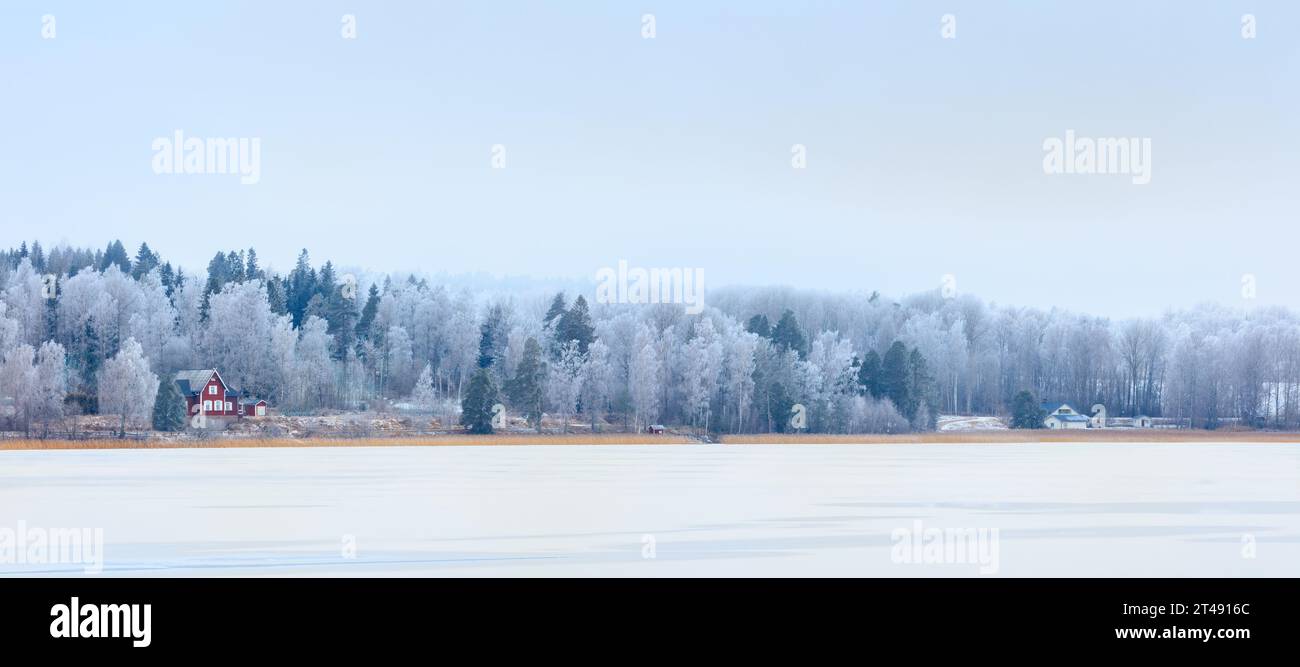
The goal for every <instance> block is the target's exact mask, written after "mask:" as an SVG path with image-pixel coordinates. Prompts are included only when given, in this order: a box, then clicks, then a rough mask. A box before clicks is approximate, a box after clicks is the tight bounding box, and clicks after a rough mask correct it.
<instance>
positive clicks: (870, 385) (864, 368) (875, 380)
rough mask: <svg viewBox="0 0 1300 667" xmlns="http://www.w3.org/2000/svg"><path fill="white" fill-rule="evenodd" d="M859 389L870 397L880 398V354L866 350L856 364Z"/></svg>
mask: <svg viewBox="0 0 1300 667" xmlns="http://www.w3.org/2000/svg"><path fill="white" fill-rule="evenodd" d="M858 386H859V387H860V389H859V391H860V392H861V393H862V394H863V395H865V396H870V397H872V398H880V355H879V354H876V351H875V350H868V351H867V354H866V356H865V357H863V358H862V363H861V365H859V366H858Z"/></svg>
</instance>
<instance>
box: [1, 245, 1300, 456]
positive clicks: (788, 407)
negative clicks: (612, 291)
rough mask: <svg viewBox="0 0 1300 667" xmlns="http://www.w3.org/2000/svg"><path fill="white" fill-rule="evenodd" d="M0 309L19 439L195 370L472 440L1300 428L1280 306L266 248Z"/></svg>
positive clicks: (135, 271)
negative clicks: (1125, 310) (287, 264)
mask: <svg viewBox="0 0 1300 667" xmlns="http://www.w3.org/2000/svg"><path fill="white" fill-rule="evenodd" d="M0 295H2V298H0V359H3V364H2V365H0V397H4V398H6V399H7V400H8V401H9V404H10V405H11V406H12V410H10V411H9V414H10V415H11V417H10V419H11V427H12V428H19V429H22V430H30V429H32V428H33V425H35V426H37V427H42V428H45V429H48V424H50V423H51V422H53V421H57V420H58V419H60V418H61V417H62V416H64V415H69V414H76V413H101V414H112V415H114V416H116V417H118V418H119V421H120V424H121V425H122V428H123V429H125V427H126V424H127V423H128V422H131V423H144V424H147V423H149V421H150V418H151V416H153V415H154V412H155V411H154V406H155V405H160V406H165V405H170V404H172V403H173V402H174V401H170V400H168V399H165V398H163V397H162V396H161V395H162V394H163V393H164V392H170V391H171V390H170V385H171V384H172V383H171V382H170V378H171V377H172V375H173V374H174V373H175V372H176V371H177V370H181V369H189V368H217V369H219V370H220V371H221V373H222V375H223V377H224V378H225V379H226V380H227V382H229V383H230V384H231V385H233V386H235V387H237V388H239V389H240V390H242V391H243V392H244V393H245V395H247V396H257V397H260V398H265V399H267V400H268V401H269V402H270V403H271V404H272V405H274V406H276V407H277V408H279V409H281V410H284V411H287V412H311V411H316V410H321V409H344V410H357V409H367V408H376V407H383V406H390V405H391V406H396V407H399V408H405V409H411V410H423V411H428V412H432V413H435V414H442V415H444V416H445V417H446V418H447V419H448V420H454V419H460V420H462V421H463V422H464V423H465V424H466V425H467V426H469V427H472V428H475V429H477V430H486V429H488V428H491V423H492V420H491V414H492V411H493V408H494V406H496V405H497V404H501V405H504V406H505V407H506V409H507V411H508V412H509V413H510V414H513V415H518V416H522V417H525V418H526V419H527V420H528V422H529V423H530V424H532V425H533V426H535V427H538V428H540V426H541V417H542V415H543V414H547V415H550V416H553V417H555V418H557V419H558V422H559V423H560V424H564V425H568V424H571V423H575V422H576V420H581V421H582V422H583V423H586V424H588V425H590V426H591V427H592V428H594V429H601V428H608V427H615V426H616V427H618V428H625V429H641V428H644V427H645V426H646V425H648V424H652V423H663V424H669V425H674V426H682V427H691V428H694V429H698V430H701V431H710V432H733V433H747V432H748V433H761V432H782V431H785V430H789V429H791V428H794V427H799V428H801V429H806V430H808V431H811V432H841V433H853V432H900V431H907V430H926V429H932V428H934V426H935V422H936V419H937V417H938V415H939V414H940V413H945V414H948V413H964V414H999V415H1006V414H1009V412H1010V408H1011V406H1012V402H1013V398H1014V397H1015V395H1016V394H1017V393H1018V392H1020V391H1024V390H1028V391H1030V392H1032V393H1033V394H1034V395H1035V396H1041V397H1043V398H1045V399H1055V400H1061V401H1066V402H1071V403H1074V404H1079V405H1092V404H1093V403H1103V404H1105V405H1106V406H1107V408H1108V411H1109V413H1110V414H1112V415H1118V416H1123V415H1130V416H1132V415H1138V414H1144V415H1148V416H1169V417H1178V418H1184V419H1186V420H1187V422H1188V423H1189V424H1191V425H1195V426H1203V427H1213V426H1216V425H1218V424H1219V423H1221V422H1222V420H1225V419H1233V420H1237V421H1239V422H1242V423H1246V424H1250V425H1255V426H1271V427H1282V428H1294V427H1296V426H1298V425H1300V401H1298V400H1297V399H1300V394H1297V391H1300V377H1297V376H1298V375H1300V322H1298V321H1297V320H1296V318H1295V317H1294V315H1293V314H1291V313H1290V312H1289V311H1286V310H1283V309H1260V310H1258V311H1256V312H1252V313H1249V314H1246V313H1244V312H1241V311H1234V310H1231V309H1228V308H1224V307H1215V306H1205V307H1202V308H1198V309H1193V310H1191V311H1181V312H1171V313H1167V314H1165V315H1164V316H1162V317H1159V318H1149V319H1134V320H1125V321H1119V322H1112V321H1110V320H1107V319H1105V318H1100V317H1094V316H1088V315H1080V314H1072V313H1068V312H1064V311H1060V310H1052V311H1047V312H1044V311H1041V310H1036V309H1029V308H1013V307H1005V306H993V305H989V304H987V303H985V302H983V301H980V300H978V299H976V298H974V297H972V296H959V297H956V298H945V297H944V296H943V295H941V294H939V293H938V291H935V292H932V293H923V294H918V295H913V296H911V297H907V298H904V299H901V300H898V301H890V300H887V299H884V298H883V297H881V296H880V295H879V294H876V293H870V294H827V293H822V292H807V291H799V290H793V289H788V288H733V289H726V290H719V291H714V292H710V294H709V295H708V299H707V303H709V307H708V308H706V309H705V311H704V312H703V313H701V314H699V315H687V314H686V313H685V312H684V310H683V308H682V307H681V306H677V305H672V304H654V305H649V304H646V305H629V304H623V305H616V304H595V305H593V304H591V303H589V302H588V300H587V298H586V297H585V296H584V295H581V294H578V295H574V296H573V298H572V299H570V297H569V295H566V294H563V293H560V294H553V295H549V296H545V297H542V296H536V295H534V296H521V295H519V294H515V293H509V292H506V293H493V292H490V291H478V292H475V291H470V290H467V289H455V288H452V287H450V286H448V285H442V284H434V283H431V282H430V281H429V280H428V279H421V278H418V277H414V276H406V277H405V278H397V277H396V276H394V275H382V274H380V275H364V276H360V277H356V276H352V275H340V273H339V271H338V270H337V269H336V268H335V265H334V264H333V263H332V262H328V261H327V262H324V263H323V264H320V265H314V264H313V262H312V260H311V257H310V255H309V254H308V252H307V251H306V250H303V251H302V253H301V254H300V255H299V257H298V259H297V261H296V263H295V264H294V266H293V267H292V268H291V269H290V270H289V271H288V272H287V273H283V274H281V273H277V272H275V271H272V270H269V269H267V268H265V267H263V266H262V264H261V262H260V260H259V258H258V256H257V253H256V251H255V250H253V249H252V248H249V249H247V250H233V251H224V252H218V253H216V254H215V255H214V257H213V259H212V260H211V261H210V262H209V263H208V266H207V270H206V273H204V274H202V275H198V274H193V275H192V274H189V273H186V272H185V271H183V270H181V269H180V268H179V267H176V266H173V264H172V263H170V262H168V261H165V259H164V258H162V257H161V256H160V255H159V254H158V253H157V252H155V251H153V250H152V249H151V248H149V246H148V245H147V244H141V245H140V246H139V248H138V249H137V251H136V252H135V253H134V254H131V253H128V252H127V250H126V248H125V246H124V245H123V244H122V243H121V242H119V241H114V242H112V243H110V244H109V245H108V246H107V247H106V248H104V249H102V250H88V249H76V248H70V247H66V246H58V247H55V248H51V249H49V250H48V251H47V250H46V249H45V248H43V247H42V246H41V245H40V244H38V243H32V244H31V245H28V244H26V243H24V244H23V245H22V246H20V247H19V248H16V249H11V250H8V251H3V252H0ZM150 377H152V381H150V379H149V378H150ZM164 380H165V381H164ZM145 394H148V395H147V396H146V395H145ZM796 406H799V409H796ZM796 412H799V413H800V415H801V416H802V420H792V419H791V416H792V415H793V414H794V413H796ZM160 416H162V415H160ZM174 421H175V419H174V417H172V416H169V417H167V418H166V419H163V420H162V422H161V423H162V424H163V425H167V424H171V423H172V422H174ZM565 427H567V426H565ZM562 428H563V427H562Z"/></svg>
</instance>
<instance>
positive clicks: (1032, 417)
mask: <svg viewBox="0 0 1300 667" xmlns="http://www.w3.org/2000/svg"><path fill="white" fill-rule="evenodd" d="M1046 418H1047V411H1046V410H1043V406H1042V405H1041V404H1039V402H1038V399H1037V398H1036V397H1035V396H1034V394H1033V393H1032V392H1030V391H1028V390H1025V391H1021V392H1020V393H1018V394H1016V397H1015V398H1014V399H1012V401H1011V428H1043V420H1044V419H1046Z"/></svg>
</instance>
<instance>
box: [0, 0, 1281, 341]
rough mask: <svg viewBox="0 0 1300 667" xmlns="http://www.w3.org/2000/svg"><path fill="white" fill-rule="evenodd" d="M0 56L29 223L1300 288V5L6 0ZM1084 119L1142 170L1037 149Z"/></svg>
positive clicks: (482, 255) (1120, 297) (744, 270)
mask: <svg viewBox="0 0 1300 667" xmlns="http://www.w3.org/2000/svg"><path fill="white" fill-rule="evenodd" d="M347 13H351V14H354V15H356V17H357V28H358V37H357V39H356V40H355V41H349V40H345V39H343V38H342V37H341V35H340V28H341V22H340V21H341V17H342V15H343V14H347ZM644 13H653V14H654V15H655V17H656V21H657V37H656V38H655V39H653V40H646V39H642V38H641V35H640V31H641V15H642V14H644ZM946 13H952V14H954V15H956V17H957V38H956V39H952V40H945V39H942V38H941V37H940V34H939V30H940V17H941V16H942V15H943V14H946ZM1244 13H1253V14H1254V15H1255V16H1256V17H1257V20H1258V37H1257V38H1256V39H1254V40H1245V39H1242V37H1241V34H1240V30H1241V28H1240V22H1241V15H1242V14H1244ZM44 14H52V15H54V16H55V18H56V21H57V23H56V28H57V37H56V38H55V39H53V40H44V39H42V38H41V17H42V15H44ZM0 82H2V85H3V88H2V89H3V91H4V102H5V103H4V105H3V107H0V150H3V158H0V226H2V229H3V239H0V245H3V246H5V247H8V246H10V245H16V244H17V243H18V242H19V241H20V240H22V239H27V240H30V239H32V238H39V239H41V240H42V241H43V242H45V243H46V244H50V243H57V242H60V241H66V242H69V243H72V244H75V245H91V246H103V245H104V244H105V243H106V242H107V241H108V240H110V239H112V238H121V239H122V241H123V242H125V243H126V244H127V245H128V246H130V247H131V248H132V249H134V247H135V246H136V245H138V244H139V242H140V241H142V240H147V241H149V242H150V244H151V245H153V246H155V247H156V248H157V249H158V250H160V251H161V252H162V253H163V254H164V255H165V256H167V257H169V258H171V259H173V260H178V261H180V262H181V263H182V264H185V265H186V266H187V267H191V268H202V267H203V266H205V265H206V262H207V260H208V259H209V258H210V257H211V256H212V254H213V253H214V252H215V251H216V250H218V249H230V248H242V247H247V246H248V245H250V243H254V235H256V241H255V245H256V247H257V250H258V252H259V254H260V255H261V256H262V257H263V258H264V260H265V261H269V262H270V263H272V264H274V265H275V266H277V267H280V268H286V267H288V266H289V265H290V264H291V262H292V260H293V258H294V256H295V255H296V254H297V252H298V250H299V249H300V248H302V247H304V246H306V247H308V248H309V249H310V251H311V252H312V255H313V257H314V258H316V259H319V260H323V259H325V258H332V259H334V260H335V261H336V262H338V263H340V264H344V265H352V266H364V267H369V268H373V269H379V270H399V271H402V270H415V271H426V272H430V273H434V272H442V271H446V272H451V273H459V272H472V271H487V272H491V273H496V274H510V275H521V274H523V275H531V276H535V277H546V276H566V277H586V276H594V274H595V272H596V270H597V269H599V268H600V267H602V266H613V265H615V264H616V263H617V261H618V260H619V259H627V260H629V261H630V262H631V263H632V264H634V265H640V266H646V267H672V266H685V267H702V268H703V269H704V271H705V277H706V284H708V285H710V286H720V285H723V284H755V285H762V284H788V285H794V286H797V287H810V288H826V289H832V290H844V291H849V290H872V289H878V290H880V291H882V292H885V293H887V294H891V295H901V294H905V293H910V292H914V291H920V290H925V289H931V288H934V287H937V286H938V285H939V283H940V279H941V276H943V275H944V274H953V275H954V276H956V278H957V286H958V289H959V290H960V291H962V292H970V293H975V294H978V295H980V296H982V297H985V298H988V299H991V300H995V301H998V302H1000V303H1012V304H1022V305H1033V306H1042V307H1051V306H1053V305H1060V306H1064V307H1067V308H1070V309H1073V310H1080V311H1086V312H1092V313H1095V314H1100V315H1111V316H1127V315H1136V314H1158V313H1159V312H1161V311H1163V310H1164V309H1165V308H1167V307H1177V306H1186V305H1191V304H1194V303H1197V302H1200V301H1206V300H1214V301H1220V302H1224V303H1230V304H1231V303H1240V298H1239V294H1240V281H1241V276H1242V274H1244V273H1253V274H1255V275H1256V277H1257V281H1258V290H1259V292H1258V293H1259V300H1260V302H1262V303H1281V304H1285V305H1289V306H1292V307H1300V293H1298V292H1296V291H1295V290H1294V289H1293V286H1295V285H1297V284H1300V261H1297V260H1296V254H1297V248H1296V246H1297V243H1296V242H1297V241H1298V240H1300V231H1297V228H1296V225H1297V222H1300V215H1298V213H1300V179H1298V178H1297V177H1298V176H1300V168H1297V166H1296V165H1297V159H1300V158H1298V156H1300V120H1298V119H1300V104H1298V102H1300V85H1298V84H1300V5H1298V4H1297V3H1294V2H1280V1H1271V2H1262V1H1256V2H1238V1H1235V0H1233V1H1224V2H1204V3H1201V2H1196V3H1190V2H1173V1H1171V2H1118V1H1116V2H1077V3H1068V4H1067V3H1063V2H1061V3H1057V2H964V1H955V0H950V1H947V2H913V1H906V2H905V1H902V0H894V1H887V2H885V1H882V2H866V1H864V2H806V3H778V2H756V1H753V0H748V1H744V2H739V1H738V2H707V1H706V2H663V1H658V0H639V1H638V2H619V1H613V2H611V1H601V2H594V1H593V2H551V3H542V2H484V1H478V2H432V1H422V2H400V1H386V2H379V1H373V0H372V1H352V2H336V1H333V0H316V1H306V0H304V1H295V2H215V1H195V2H125V3H104V2H88V1H83V2H65V1H58V0H44V1H42V2H29V1H27V0H6V1H5V2H4V3H3V4H2V5H0ZM176 129H180V130H183V131H184V132H185V133H186V134H187V135H188V136H199V137H209V136H216V137H227V136H229V137H259V138H260V139H261V142H262V156H261V182H260V183H258V184H257V185H252V186H244V185H240V184H239V180H238V177H237V176H216V175H204V176H193V175H179V176H178V175H164V176H159V175H155V174H154V173H153V172H152V171H151V168H150V160H151V157H152V152H151V150H150V143H151V141H152V140H153V139H154V138H155V137H159V136H170V135H171V133H172V132H173V131H174V130H176ZM1067 129H1073V130H1074V131H1075V132H1076V134H1079V135H1081V136H1091V137H1110V136H1122V137H1149V138H1151V141H1152V152H1153V156H1152V167H1153V168H1152V178H1151V183H1150V184H1149V185H1145V186H1135V185H1133V184H1132V182H1131V181H1130V179H1129V178H1128V177H1127V176H1101V175H1094V176H1078V175H1074V176H1048V175H1045V174H1044V173H1043V171H1042V156H1043V151H1042V143H1043V141H1044V139H1046V138H1048V137H1062V136H1063V135H1064V133H1065V131H1066V130H1067ZM498 143H499V144H503V145H505V147H506V150H507V153H506V157H507V165H508V166H507V168H506V169H504V170H496V169H492V168H491V166H490V157H491V154H490V149H491V146H492V145H493V144H498ZM796 143H799V144H804V145H806V146H807V148H808V168H807V169H806V170H802V171H799V170H795V169H792V168H791V167H790V147H791V145H792V144H796ZM219 228H220V229H219ZM706 300H707V297H706Z"/></svg>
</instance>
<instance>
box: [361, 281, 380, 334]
mask: <svg viewBox="0 0 1300 667" xmlns="http://www.w3.org/2000/svg"><path fill="white" fill-rule="evenodd" d="M378 313H379V286H378V285H375V284H373V283H371V285H370V291H369V293H368V294H367V295H366V305H365V306H364V307H362V308H361V319H359V320H357V338H358V339H360V340H370V339H371V338H372V337H373V336H374V332H373V331H372V329H373V328H374V326H375V315H376V314H378Z"/></svg>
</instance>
